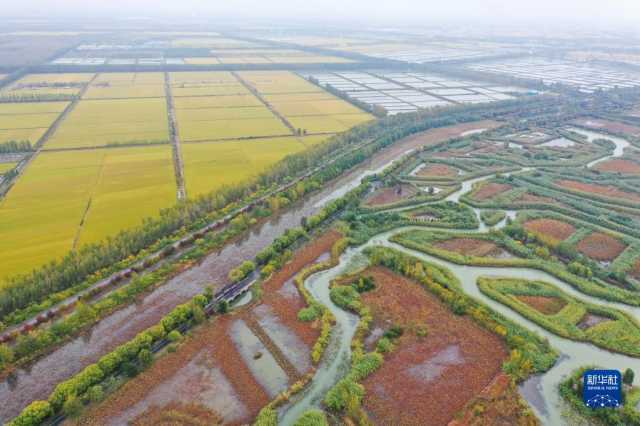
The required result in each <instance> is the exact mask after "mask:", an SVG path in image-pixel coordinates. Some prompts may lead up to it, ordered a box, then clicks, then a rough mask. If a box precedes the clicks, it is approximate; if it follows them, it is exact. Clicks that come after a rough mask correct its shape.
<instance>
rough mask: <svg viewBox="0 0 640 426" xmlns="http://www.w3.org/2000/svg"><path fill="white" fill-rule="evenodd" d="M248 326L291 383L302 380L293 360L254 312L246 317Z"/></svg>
mask: <svg viewBox="0 0 640 426" xmlns="http://www.w3.org/2000/svg"><path fill="white" fill-rule="evenodd" d="M243 319H244V321H245V323H246V324H247V327H249V329H250V330H251V331H252V332H253V334H254V335H255V336H256V337H257V338H258V340H260V342H261V343H262V344H263V345H264V347H265V348H267V350H268V351H269V352H270V353H271V355H273V358H274V359H275V360H276V363H278V365H279V366H280V368H282V370H283V371H284V372H285V373H286V375H287V377H289V380H290V381H291V383H295V382H297V381H298V380H300V378H301V375H300V373H298V370H297V369H296V367H295V366H294V365H293V363H292V362H291V361H289V359H288V358H287V357H286V356H285V354H284V352H282V351H281V350H280V348H279V347H278V345H276V344H275V342H274V341H273V340H271V337H269V335H268V334H267V332H266V331H265V330H264V328H263V327H262V326H261V325H260V323H258V320H257V319H256V318H255V316H254V315H253V314H252V313H248V314H247V315H246V316H245V317H244V318H243Z"/></svg>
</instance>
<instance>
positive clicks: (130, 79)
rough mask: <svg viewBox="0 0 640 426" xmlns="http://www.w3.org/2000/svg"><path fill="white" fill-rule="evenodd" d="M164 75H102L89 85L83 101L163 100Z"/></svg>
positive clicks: (150, 73)
mask: <svg viewBox="0 0 640 426" xmlns="http://www.w3.org/2000/svg"><path fill="white" fill-rule="evenodd" d="M164 96H165V93H164V74H163V73H159V72H156V73H154V72H149V73H103V74H100V75H98V77H97V78H96V79H95V80H94V81H93V82H92V83H91V85H90V86H89V88H88V89H87V91H86V93H85V94H84V96H83V97H82V98H83V99H131V98H164Z"/></svg>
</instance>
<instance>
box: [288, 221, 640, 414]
mask: <svg viewBox="0 0 640 426" xmlns="http://www.w3.org/2000/svg"><path fill="white" fill-rule="evenodd" d="M414 229H429V228H425V227H406V228H401V229H396V230H393V231H389V232H386V233H383V234H380V235H377V236H375V237H373V238H372V239H371V240H369V241H368V242H367V243H366V244H364V245H362V246H360V247H358V248H354V249H349V250H347V251H346V252H345V253H344V254H343V255H342V256H341V258H340V262H339V264H338V265H337V266H336V267H335V268H332V269H330V270H328V271H324V272H321V273H319V274H316V275H313V276H311V277H310V278H309V279H308V280H307V281H306V282H305V285H306V286H307V288H308V289H309V290H310V291H312V294H313V296H314V297H316V298H317V299H318V300H320V301H321V302H322V303H324V304H325V306H327V307H328V308H329V309H330V310H331V311H332V312H333V313H334V314H335V315H336V322H337V324H336V329H337V330H339V331H338V332H337V333H336V338H332V340H331V342H330V345H329V348H328V354H329V356H327V358H326V360H325V361H323V362H322V363H321V366H320V368H319V369H318V371H317V373H316V376H315V377H314V380H313V382H312V385H311V386H310V388H309V389H308V390H307V391H306V392H305V393H304V394H303V395H304V396H303V398H302V399H300V400H298V401H296V402H294V403H293V405H291V406H288V407H285V410H286V411H285V412H284V413H283V415H282V416H281V423H282V424H284V425H290V424H293V423H294V422H295V420H296V419H297V417H298V416H299V415H300V414H302V413H303V412H304V411H306V410H307V409H309V408H311V407H317V406H320V403H321V401H322V397H323V396H324V395H325V394H326V391H327V390H328V389H330V388H331V386H332V385H333V384H335V383H337V382H338V381H339V380H340V379H341V378H342V377H343V376H344V375H345V374H346V366H347V365H348V362H347V360H348V358H349V356H350V347H349V346H350V343H351V339H352V337H353V331H354V330H355V327H356V326H357V321H355V322H354V317H353V315H351V314H346V313H345V312H344V311H343V310H342V309H340V308H339V307H337V306H336V305H334V304H333V303H332V302H331V301H330V299H329V298H328V292H329V282H330V280H331V279H332V278H334V277H336V276H339V275H340V274H341V273H343V272H344V270H345V269H346V268H350V267H352V266H353V263H354V261H358V260H360V261H361V260H362V259H363V256H362V255H361V252H362V251H363V250H364V249H365V248H367V247H373V246H385V247H391V248H393V249H396V250H399V251H402V252H404V253H407V254H409V255H411V256H414V257H417V258H419V259H422V260H425V261H428V262H431V263H434V264H436V265H440V266H443V267H445V268H448V269H449V270H450V271H451V272H452V273H453V274H454V275H455V276H456V277H457V278H458V279H459V280H460V283H461V285H462V288H463V290H464V291H465V293H466V294H468V295H469V296H471V297H474V298H476V299H477V300H480V301H481V302H483V303H484V304H486V305H487V306H489V307H490V308H491V309H493V310H495V311H497V312H499V313H501V314H502V315H504V316H505V317H507V318H509V319H510V320H512V321H514V322H516V323H518V324H520V325H521V326H523V327H525V328H527V329H529V330H531V331H534V332H536V333H537V334H538V335H540V336H541V337H543V338H546V339H548V341H549V343H550V344H551V346H552V347H553V348H554V349H556V350H557V351H558V352H559V353H560V358H559V359H558V361H557V362H556V364H555V365H554V366H553V367H552V368H551V369H550V370H549V371H547V372H546V373H544V374H542V375H539V376H534V377H531V378H530V379H529V380H527V381H526V382H524V383H523V384H522V385H521V386H520V391H521V393H522V395H523V397H524V398H525V399H527V401H528V402H529V403H530V405H531V406H532V408H533V410H534V411H535V412H536V414H537V415H538V417H539V418H540V420H541V421H542V423H543V424H545V425H553V426H556V425H562V424H567V422H566V420H565V419H564V418H563V416H562V411H563V409H564V403H563V401H562V399H561V397H560V395H559V392H558V385H559V384H560V382H561V381H562V380H563V379H564V378H566V377H567V376H568V375H569V374H570V373H571V372H572V371H573V370H575V369H577V368H579V367H581V366H584V365H592V364H595V365H601V366H604V367H609V366H611V367H614V368H617V369H625V368H632V369H634V370H636V371H638V370H640V359H637V358H633V357H629V356H626V355H622V354H617V353H613V352H610V351H607V350H604V349H600V348H598V347H596V346H594V345H591V344H589V343H583V342H575V341H572V340H569V339H564V338H562V337H559V336H556V335H555V334H552V333H550V332H548V331H547V330H545V329H544V328H542V327H540V326H538V325H537V324H535V323H534V322H532V321H529V320H527V319H526V318H524V317H522V316H521V315H520V314H518V313H517V312H515V311H513V310H511V309H510V308H508V307H506V306H504V305H502V304H500V303H498V302H496V301H494V300H493V299H491V298H489V297H487V296H485V295H484V294H482V293H481V292H480V290H479V289H478V286H477V284H476V283H477V280H478V278H480V277H504V278H522V279H527V280H541V281H546V282H549V283H552V284H554V285H556V286H557V287H558V288H559V289H561V290H562V291H564V292H566V293H567V294H569V295H571V296H573V297H575V298H576V299H579V300H582V301H584V302H588V303H594V304H598V305H605V306H608V307H611V308H615V309H619V310H621V311H624V312H626V313H628V314H630V315H631V316H633V317H634V318H640V308H635V307H631V306H627V305H623V304H620V303H613V302H608V301H604V300H601V299H597V298H594V297H591V296H588V295H585V294H583V293H580V292H578V291H577V290H575V289H574V288H573V287H571V286H570V285H568V284H566V283H565V282H563V281H561V280H559V279H557V278H555V277H554V276H552V275H549V274H547V273H546V272H543V271H539V270H537V269H530V268H512V267H505V268H501V267H484V266H463V265H457V264H454V263H451V262H448V261H445V260H443V259H440V258H437V257H434V256H431V255H427V254H425V253H422V252H418V251H415V250H411V249H407V248H405V247H402V246H400V245H398V244H394V243H392V242H390V241H389V238H390V237H391V236H392V235H395V234H397V233H400V232H404V231H407V230H414ZM433 230H438V229H433ZM440 231H441V229H440ZM450 232H452V231H450ZM453 232H455V231H453Z"/></svg>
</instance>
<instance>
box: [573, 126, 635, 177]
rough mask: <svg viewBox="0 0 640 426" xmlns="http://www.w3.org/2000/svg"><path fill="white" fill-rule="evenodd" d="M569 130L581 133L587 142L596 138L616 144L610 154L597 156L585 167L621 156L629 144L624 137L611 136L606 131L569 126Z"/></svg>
mask: <svg viewBox="0 0 640 426" xmlns="http://www.w3.org/2000/svg"><path fill="white" fill-rule="evenodd" d="M569 130H571V131H572V132H576V133H578V134H581V135H583V136H586V137H587V140H588V141H589V142H593V141H594V140H596V139H608V140H610V141H611V142H613V143H614V144H615V145H616V147H615V149H614V150H613V153H612V154H611V155H607V156H605V157H602V158H598V159H597V160H593V161H592V162H590V163H589V164H587V168H592V167H593V166H595V165H596V164H598V163H602V162H603V161H607V160H610V159H612V158H618V157H622V156H623V155H624V150H625V149H626V148H628V147H629V146H630V145H631V144H630V143H629V141H628V140H626V139H622V138H619V137H616V136H611V135H608V134H606V133H598V132H594V131H591V130H585V129H579V128H576V127H570V128H569Z"/></svg>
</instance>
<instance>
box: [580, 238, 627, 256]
mask: <svg viewBox="0 0 640 426" xmlns="http://www.w3.org/2000/svg"><path fill="white" fill-rule="evenodd" d="M576 248H577V249H578V251H580V252H581V253H583V254H585V255H587V256H589V257H590V258H592V259H595V260H601V261H612V260H614V259H615V258H616V257H618V255H619V254H620V253H622V252H623V251H624V249H625V248H627V246H626V244H624V243H623V242H622V241H620V240H618V239H616V238H614V237H612V236H610V235H607V234H603V233H601V232H594V233H593V234H591V235H589V236H588V237H586V238H584V239H582V241H580V242H579V243H578V245H577V247H576Z"/></svg>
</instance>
